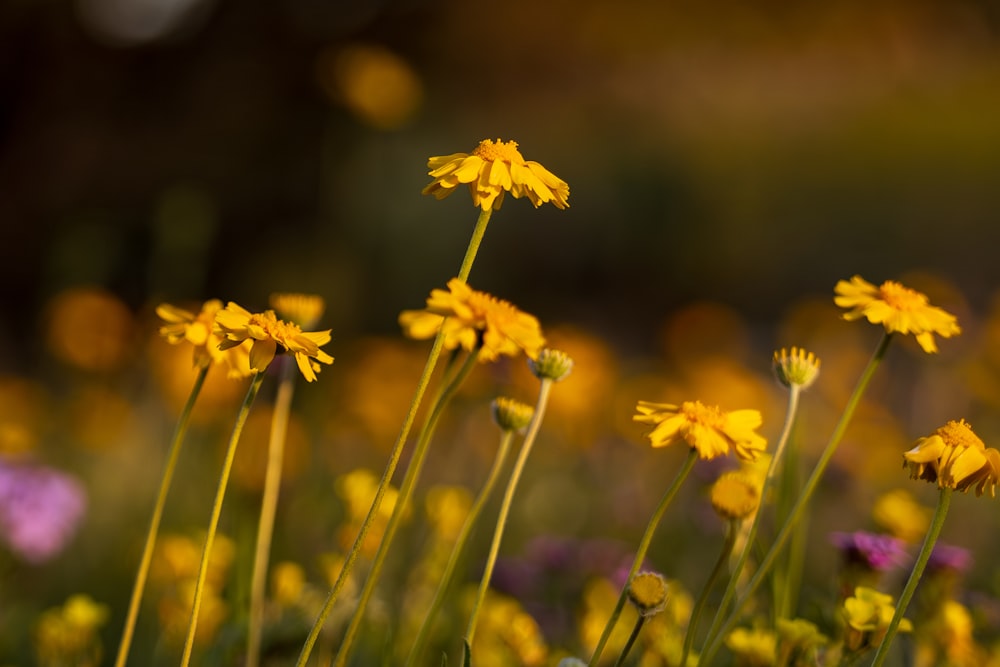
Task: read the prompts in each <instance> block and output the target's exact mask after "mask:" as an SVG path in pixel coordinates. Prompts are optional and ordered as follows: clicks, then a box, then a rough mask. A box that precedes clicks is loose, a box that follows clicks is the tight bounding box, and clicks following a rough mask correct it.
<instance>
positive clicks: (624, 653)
mask: <svg viewBox="0 0 1000 667" xmlns="http://www.w3.org/2000/svg"><path fill="white" fill-rule="evenodd" d="M645 622H646V617H645V616H643V615H642V614H640V615H639V618H637V619H635V627H633V628H632V634H630V635H629V636H628V641H626V642H625V648H623V649H622V654H621V655H620V656H618V659H617V660H615V667H621V666H622V665H624V664H625V658H627V657H628V654H629V651H631V650H632V645H633V644H635V640H636V639H637V638H638V637H639V632H640V631H641V630H642V626H643V624H644V623H645ZM680 664H682V665H683V664H684V663H683V662H682V663H680Z"/></svg>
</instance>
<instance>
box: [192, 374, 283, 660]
mask: <svg viewBox="0 0 1000 667" xmlns="http://www.w3.org/2000/svg"><path fill="white" fill-rule="evenodd" d="M263 380H264V371H258V372H257V374H256V375H254V376H253V380H251V381H250V388H249V389H247V395H246V397H245V398H244V399H243V405H241V406H240V411H239V413H238V414H237V415H236V424H235V425H234V426H233V433H232V435H231V436H230V437H229V446H228V447H227V448H226V458H225V460H224V461H223V463H222V472H221V473H220V475H219V486H218V489H217V490H216V493H215V502H214V503H213V504H212V518H211V519H210V520H209V523H208V532H207V533H206V534H205V546H204V547H203V549H202V552H201V565H200V566H199V567H198V581H197V583H196V584H195V588H194V600H193V601H192V603H191V621H190V623H189V624H188V633H187V639H185V640H184V654H183V655H182V656H181V667H187V665H188V663H189V662H190V661H191V652H192V651H193V650H194V635H195V632H196V631H197V629H198V613H199V612H200V611H201V598H202V596H203V595H204V592H205V577H206V575H207V574H208V561H209V557H210V556H211V554H212V545H213V543H214V542H215V533H216V531H217V530H218V527H219V516H220V515H221V514H222V501H223V500H224V499H225V497H226V486H227V485H228V484H229V472H230V471H231V470H232V468H233V460H234V459H235V458H236V446H237V445H238V444H239V442H240V434H242V433H243V425H244V424H245V423H246V421H247V415H249V414H250V406H251V405H253V402H254V399H255V398H257V392H258V391H259V390H260V385H261V382H263Z"/></svg>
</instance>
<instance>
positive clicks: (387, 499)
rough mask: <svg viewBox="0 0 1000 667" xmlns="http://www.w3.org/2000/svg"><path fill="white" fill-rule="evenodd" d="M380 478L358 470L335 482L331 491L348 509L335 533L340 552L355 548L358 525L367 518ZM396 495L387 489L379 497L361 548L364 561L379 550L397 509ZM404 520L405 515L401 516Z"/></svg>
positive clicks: (390, 488) (391, 488)
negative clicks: (386, 528)
mask: <svg viewBox="0 0 1000 667" xmlns="http://www.w3.org/2000/svg"><path fill="white" fill-rule="evenodd" d="M378 484H379V478H378V477H377V476H376V475H375V473H373V472H372V471H371V470H366V469H363V468H361V469H358V470H353V471H351V472H349V473H346V474H343V475H341V476H340V477H338V478H337V479H336V480H335V481H334V489H335V490H336V492H337V495H338V496H339V497H340V499H341V500H343V501H344V504H345V505H346V509H347V517H346V520H345V522H344V524H343V525H341V526H340V528H339V529H338V531H337V536H338V542H339V544H340V546H341V548H343V549H345V550H346V549H350V548H351V546H352V545H353V544H354V539H355V537H356V536H357V534H358V531H359V530H360V529H361V524H362V522H363V521H364V519H365V517H366V516H368V510H369V509H370V508H371V505H372V501H373V500H375V493H376V491H377V490H378ZM398 496H399V491H398V490H397V489H396V488H394V487H393V486H391V485H390V486H389V487H388V488H386V490H385V495H383V496H382V502H381V503H380V504H379V508H378V514H377V515H376V516H375V520H374V521H373V522H372V524H371V527H370V528H369V530H368V534H367V535H365V541H364V543H363V544H362V545H361V553H362V554H363V555H364V556H365V557H366V558H371V557H372V556H374V555H375V552H376V550H378V545H379V543H380V542H381V541H382V535H383V534H384V532H385V526H386V524H387V523H388V522H389V517H390V516H392V510H393V508H394V507H395V506H396V498H397V497H398ZM404 516H406V514H405V513H404Z"/></svg>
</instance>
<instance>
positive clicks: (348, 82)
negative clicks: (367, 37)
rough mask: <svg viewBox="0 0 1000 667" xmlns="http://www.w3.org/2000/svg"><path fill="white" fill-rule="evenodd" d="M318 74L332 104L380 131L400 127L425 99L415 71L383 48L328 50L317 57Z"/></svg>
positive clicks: (361, 47)
mask: <svg viewBox="0 0 1000 667" xmlns="http://www.w3.org/2000/svg"><path fill="white" fill-rule="evenodd" d="M317 74H318V75H319V81H320V84H321V85H322V87H323V89H324V90H325V92H326V93H327V95H329V96H330V98H331V99H332V101H334V102H336V103H339V104H343V105H344V106H346V107H347V108H348V109H349V110H350V111H351V112H352V113H354V115H355V116H356V117H357V118H358V119H360V120H361V121H363V122H365V123H367V124H368V125H371V126H372V127H375V128H376V129H379V130H392V129H396V128H399V127H401V126H402V125H403V124H405V123H406V122H407V121H408V120H410V119H411V118H412V117H413V115H414V114H415V113H416V112H417V110H418V109H419V108H420V105H421V103H422V101H423V97H424V92H423V84H422V83H421V81H420V77H419V75H418V73H417V72H416V70H414V68H413V67H412V66H411V65H410V64H409V63H408V62H406V60H404V59H403V58H401V57H400V56H398V55H397V54H395V53H393V52H392V51H389V50H388V49H386V48H385V47H384V46H378V45H374V44H351V45H348V46H344V47H341V48H338V49H337V50H333V49H328V50H326V51H324V52H323V53H321V54H320V57H319V60H318V62H317Z"/></svg>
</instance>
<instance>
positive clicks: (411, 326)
mask: <svg viewBox="0 0 1000 667" xmlns="http://www.w3.org/2000/svg"><path fill="white" fill-rule="evenodd" d="M399 324H400V326H402V327H403V332H404V333H405V334H406V335H407V336H409V337H410V338H417V339H425V338H433V337H434V336H436V335H437V333H438V331H440V330H441V329H442V327H443V328H444V347H445V349H448V350H454V349H455V348H457V347H462V348H463V349H466V350H469V351H470V352H471V351H472V350H474V349H475V348H476V346H477V345H480V341H481V347H480V349H479V361H483V362H486V361H495V360H496V359H497V357H499V356H500V355H501V354H506V355H509V356H512V357H513V356H516V355H517V354H518V353H519V352H521V351H522V350H523V351H524V353H525V354H527V355H528V357H530V358H531V359H534V358H536V357H537V356H538V352H539V350H541V349H542V346H543V345H545V338H543V337H542V328H541V325H539V323H538V320H537V319H536V318H535V317H534V316H532V315H529V314H527V313H524V312H521V311H520V310H518V309H517V308H515V307H514V306H513V305H511V304H510V303H508V302H506V301H502V300H500V299H497V298H496V297H493V296H490V295H489V294H486V293H485V292H477V291H475V290H474V289H472V288H471V287H469V286H468V285H466V284H465V283H464V282H462V281H461V280H459V279H458V278H452V279H451V280H449V281H448V291H447V292H446V291H445V290H440V289H435V290H432V291H431V295H430V298H428V299H427V308H426V309H424V310H405V311H403V312H402V313H401V314H400V315H399Z"/></svg>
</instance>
